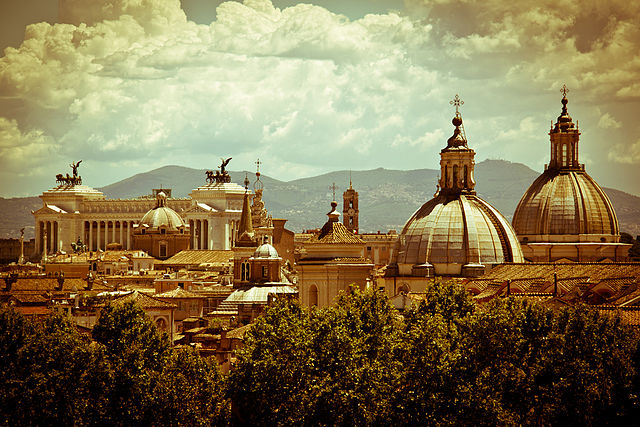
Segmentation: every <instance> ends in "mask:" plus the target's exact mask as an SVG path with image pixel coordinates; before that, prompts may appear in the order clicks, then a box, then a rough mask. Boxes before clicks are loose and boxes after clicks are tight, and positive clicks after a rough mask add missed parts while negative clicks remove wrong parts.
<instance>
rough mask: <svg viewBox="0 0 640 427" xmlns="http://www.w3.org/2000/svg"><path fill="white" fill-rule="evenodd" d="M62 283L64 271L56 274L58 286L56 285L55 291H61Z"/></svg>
mask: <svg viewBox="0 0 640 427" xmlns="http://www.w3.org/2000/svg"><path fill="white" fill-rule="evenodd" d="M62 285H64V271H63V272H61V273H60V275H59V276H58V286H57V287H56V291H61V290H62Z"/></svg>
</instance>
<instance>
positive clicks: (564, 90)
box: [560, 84, 569, 98]
mask: <svg viewBox="0 0 640 427" xmlns="http://www.w3.org/2000/svg"><path fill="white" fill-rule="evenodd" d="M560 93H561V94H562V97H563V98H566V97H567V93H569V89H568V88H567V85H565V84H563V85H562V87H561V88H560Z"/></svg>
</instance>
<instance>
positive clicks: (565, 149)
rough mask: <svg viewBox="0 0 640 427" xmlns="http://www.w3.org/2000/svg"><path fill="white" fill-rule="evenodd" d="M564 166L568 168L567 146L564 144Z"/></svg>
mask: <svg viewBox="0 0 640 427" xmlns="http://www.w3.org/2000/svg"><path fill="white" fill-rule="evenodd" d="M562 166H567V144H562Z"/></svg>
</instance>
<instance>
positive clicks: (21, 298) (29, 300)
mask: <svg viewBox="0 0 640 427" xmlns="http://www.w3.org/2000/svg"><path fill="white" fill-rule="evenodd" d="M11 298H13V299H15V300H16V301H18V302H19V303H20V304H34V303H46V302H47V301H49V300H48V299H47V298H45V297H43V296H42V295H40V294H13V295H11Z"/></svg>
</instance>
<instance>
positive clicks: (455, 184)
mask: <svg viewBox="0 0 640 427" xmlns="http://www.w3.org/2000/svg"><path fill="white" fill-rule="evenodd" d="M453 188H458V165H453Z"/></svg>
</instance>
